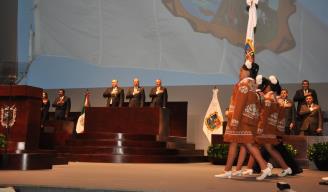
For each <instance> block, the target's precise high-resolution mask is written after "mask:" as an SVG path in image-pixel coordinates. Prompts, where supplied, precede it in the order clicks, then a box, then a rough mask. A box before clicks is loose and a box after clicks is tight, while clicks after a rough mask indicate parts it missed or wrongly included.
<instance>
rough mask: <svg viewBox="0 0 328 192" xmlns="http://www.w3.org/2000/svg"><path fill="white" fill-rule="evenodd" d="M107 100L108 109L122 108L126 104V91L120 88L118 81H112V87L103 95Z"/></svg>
mask: <svg viewBox="0 0 328 192" xmlns="http://www.w3.org/2000/svg"><path fill="white" fill-rule="evenodd" d="M103 97H105V98H107V107H122V105H123V102H124V90H123V89H122V88H120V87H118V81H117V80H116V79H113V80H112V87H110V88H107V89H106V90H105V92H104V94H103Z"/></svg>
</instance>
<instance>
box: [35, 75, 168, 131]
mask: <svg viewBox="0 0 328 192" xmlns="http://www.w3.org/2000/svg"><path fill="white" fill-rule="evenodd" d="M57 94H58V95H57V97H56V98H55V100H54V102H53V103H52V107H54V108H55V119H56V120H66V119H67V118H68V116H69V113H70V109H71V99H70V97H68V96H66V95H65V90H64V89H59V90H58V93H57ZM103 97H104V98H106V99H107V105H106V106H107V107H122V105H123V103H124V90H123V89H122V88H120V87H119V86H118V81H117V80H115V79H114V80H112V86H111V87H109V88H107V89H106V90H105V92H104V93H103ZM149 97H150V98H151V102H150V107H162V108H165V107H166V105H167V100H168V93H167V89H166V88H165V87H164V86H162V81H161V80H160V79H156V81H155V86H154V87H153V88H152V89H151V90H150V93H149ZM126 98H127V99H128V100H129V107H144V104H145V90H144V88H143V87H141V86H140V85H139V79H138V78H134V79H133V87H130V88H128V90H127V94H126ZM49 108H50V101H49V99H48V94H47V93H46V92H43V93H42V107H41V127H43V125H44V123H45V121H46V120H48V119H49Z"/></svg>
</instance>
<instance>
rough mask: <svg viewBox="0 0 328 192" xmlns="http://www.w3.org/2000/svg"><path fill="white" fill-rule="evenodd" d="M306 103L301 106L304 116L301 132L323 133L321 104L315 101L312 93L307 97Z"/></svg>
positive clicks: (301, 113) (300, 113) (301, 114)
mask: <svg viewBox="0 0 328 192" xmlns="http://www.w3.org/2000/svg"><path fill="white" fill-rule="evenodd" d="M305 101H306V104H303V105H302V106H301V108H300V112H299V115H300V116H301V118H302V125H301V132H302V134H303V132H304V133H305V134H306V135H322V124H323V120H322V113H321V108H320V106H319V105H317V104H315V103H314V102H313V97H312V95H308V96H306V98H305Z"/></svg>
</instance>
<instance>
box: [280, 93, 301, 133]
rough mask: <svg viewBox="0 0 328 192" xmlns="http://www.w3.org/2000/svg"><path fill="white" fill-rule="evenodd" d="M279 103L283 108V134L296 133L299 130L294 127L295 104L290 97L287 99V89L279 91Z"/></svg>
mask: <svg viewBox="0 0 328 192" xmlns="http://www.w3.org/2000/svg"><path fill="white" fill-rule="evenodd" d="M279 104H280V106H281V107H283V108H284V109H285V118H286V123H285V134H286V135H290V134H292V135H297V134H298V133H299V130H298V129H297V127H296V123H295V120H296V109H295V104H294V102H293V101H292V100H291V99H288V90H287V89H282V90H281V93H280V99H279Z"/></svg>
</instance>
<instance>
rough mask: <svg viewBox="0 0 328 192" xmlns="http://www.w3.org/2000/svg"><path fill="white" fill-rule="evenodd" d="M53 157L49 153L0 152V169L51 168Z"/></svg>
mask: <svg viewBox="0 0 328 192" xmlns="http://www.w3.org/2000/svg"><path fill="white" fill-rule="evenodd" d="M54 158H55V155H54V154H50V153H20V154H17V153H9V154H0V165H1V166H0V170H38V169H52V164H53V162H54Z"/></svg>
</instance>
